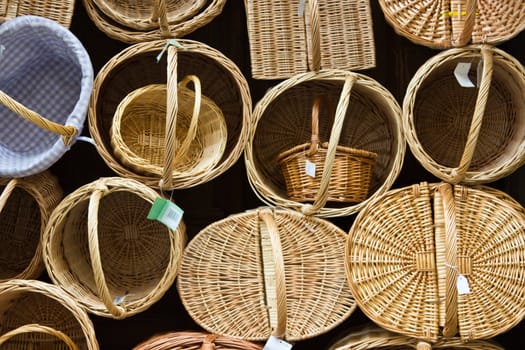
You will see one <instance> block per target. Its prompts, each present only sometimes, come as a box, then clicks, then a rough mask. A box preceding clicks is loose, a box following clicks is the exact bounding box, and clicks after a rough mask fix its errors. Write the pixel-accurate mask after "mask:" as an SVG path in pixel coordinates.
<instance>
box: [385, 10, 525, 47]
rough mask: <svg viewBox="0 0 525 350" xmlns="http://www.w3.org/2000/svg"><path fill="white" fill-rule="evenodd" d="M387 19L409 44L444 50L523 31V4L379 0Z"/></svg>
mask: <svg viewBox="0 0 525 350" xmlns="http://www.w3.org/2000/svg"><path fill="white" fill-rule="evenodd" d="M379 4H380V5H381V8H382V10H383V13H384V15H385V18H386V20H387V21H388V22H389V23H390V24H391V25H392V26H393V27H394V29H395V30H396V32H397V33H398V34H400V35H403V36H404V37H406V38H408V39H409V40H411V41H412V42H414V43H416V44H420V45H425V46H429V47H434V48H440V49H446V48H451V47H454V46H455V47H460V46H465V45H467V44H468V43H474V44H481V43H490V44H498V43H501V42H503V41H506V40H509V39H511V38H513V37H514V36H516V35H517V34H518V33H519V32H520V31H522V30H523V29H524V28H525V3H524V2H523V1H516V0H440V1H433V2H426V1H411V2H407V1H404V0H379Z"/></svg>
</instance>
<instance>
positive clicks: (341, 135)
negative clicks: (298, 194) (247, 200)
mask: <svg viewBox="0 0 525 350" xmlns="http://www.w3.org/2000/svg"><path fill="white" fill-rule="evenodd" d="M319 96H323V97H324V98H325V99H326V100H327V101H328V102H327V104H328V105H332V106H337V108H336V111H335V120H334V119H333V118H332V117H330V116H328V115H327V114H321V117H320V118H319V138H320V139H322V140H327V141H328V146H327V149H326V153H325V154H326V158H325V160H324V161H323V164H324V166H323V171H322V173H321V172H320V171H317V172H316V177H319V179H320V180H321V181H320V183H321V185H322V186H320V187H319V191H318V192H317V193H315V194H314V195H315V200H314V201H313V203H301V202H298V201H295V200H292V199H291V198H290V196H289V194H288V192H287V190H286V181H285V178H284V176H283V173H282V171H281V167H280V165H279V162H278V159H279V155H280V154H281V153H282V152H286V151H288V150H290V149H292V148H294V147H296V146H297V145H301V144H304V143H307V142H309V141H310V140H311V136H312V134H311V120H312V119H311V113H312V105H313V101H314V100H315V99H316V98H317V97H319ZM252 120H253V121H252V126H251V133H250V138H249V140H248V143H247V145H246V152H245V162H246V167H247V172H248V179H249V181H250V184H251V186H252V188H253V189H254V190H255V192H256V194H257V195H258V196H259V197H260V198H261V200H263V201H264V202H265V203H267V204H269V205H278V206H282V207H286V208H293V209H296V210H300V211H302V212H303V213H305V214H309V215H310V214H315V215H318V216H321V217H333V216H344V215H350V214H352V213H355V212H357V211H358V210H359V209H360V208H361V207H362V206H363V205H365V204H366V202H367V201H369V200H370V199H371V198H372V197H375V196H377V195H379V194H380V193H382V192H384V191H386V190H387V189H388V188H389V187H390V186H391V185H392V183H393V182H394V180H395V179H396V177H397V175H398V174H399V172H400V170H401V164H402V162H403V157H404V154H405V139H404V138H403V136H402V127H401V110H400V108H399V105H398V104H397V102H396V100H395V99H394V97H393V96H392V94H390V92H388V91H387V90H386V89H385V88H384V87H382V86H381V85H380V84H379V83H377V82H376V81H375V80H373V79H371V78H369V77H367V76H364V75H362V74H358V73H350V72H347V71H339V70H327V71H320V72H310V73H305V74H299V75H296V76H294V77H293V78H290V79H287V80H285V81H283V82H281V83H280V84H278V85H277V86H275V87H274V88H272V89H270V90H269V91H268V92H267V93H266V95H265V96H264V97H263V98H262V99H261V100H260V101H259V102H258V103H257V105H256V106H255V109H254V112H253V119H252ZM332 120H334V122H333V123H332ZM337 147H347V148H351V149H357V150H363V151H366V153H365V152H363V154H366V155H370V153H368V152H371V153H375V154H376V155H377V157H376V158H375V163H374V167H373V171H372V174H371V176H370V180H369V186H368V188H367V190H366V192H367V196H366V199H364V200H362V201H360V202H359V203H335V202H331V203H329V204H327V200H328V198H329V197H328V196H329V194H330V190H329V184H330V182H332V183H333V182H334V181H336V180H335V179H337V177H338V174H337V168H336V165H334V163H335V162H334V158H335V157H336V154H337ZM305 151H306V149H305ZM302 167H303V169H304V164H303V166H302ZM330 174H332V176H330ZM343 176H347V175H343ZM337 181H345V180H344V179H343V178H339V179H337ZM365 187H366V186H365ZM359 199H361V198H359Z"/></svg>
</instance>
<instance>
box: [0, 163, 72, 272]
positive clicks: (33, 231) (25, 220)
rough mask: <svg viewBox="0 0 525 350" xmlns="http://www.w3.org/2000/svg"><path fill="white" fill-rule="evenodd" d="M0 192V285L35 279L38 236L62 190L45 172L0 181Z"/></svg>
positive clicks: (38, 260)
mask: <svg viewBox="0 0 525 350" xmlns="http://www.w3.org/2000/svg"><path fill="white" fill-rule="evenodd" d="M0 191H1V194H0V234H1V241H2V244H1V245H0V282H2V281H4V280H8V279H32V278H37V277H39V276H40V274H41V273H42V271H43V270H44V263H43V261H42V242H41V238H42V233H43V232H44V229H45V227H46V224H47V222H48V219H49V216H50V215H51V212H52V211H53V209H54V208H55V207H56V206H57V205H58V203H59V202H60V200H61V199H62V196H63V194H62V189H61V187H60V185H59V183H58V181H57V179H56V178H55V177H54V176H53V175H52V174H51V173H49V172H47V171H45V172H43V173H40V174H37V175H33V176H28V177H25V178H18V179H0ZM21 213H23V214H21Z"/></svg>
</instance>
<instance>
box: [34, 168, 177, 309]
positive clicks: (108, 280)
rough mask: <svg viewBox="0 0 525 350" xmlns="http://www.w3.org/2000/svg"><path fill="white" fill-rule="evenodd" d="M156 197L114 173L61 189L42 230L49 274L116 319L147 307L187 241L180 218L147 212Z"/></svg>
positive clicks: (171, 276) (167, 281)
mask: <svg viewBox="0 0 525 350" xmlns="http://www.w3.org/2000/svg"><path fill="white" fill-rule="evenodd" d="M158 197H159V195H158V194H157V193H156V192H155V191H153V190H152V189H150V188H149V187H147V186H145V185H143V184H141V183H139V182H137V181H135V180H131V179H124V178H118V177H115V178H101V179H99V180H97V181H94V182H92V183H89V184H87V185H84V186H82V187H80V188H79V189H77V190H75V191H74V192H73V193H71V194H70V195H68V196H66V197H65V198H64V200H63V201H62V202H61V203H60V204H59V205H58V206H57V208H56V209H55V210H54V211H53V214H52V215H51V218H50V219H49V223H48V225H47V227H46V231H45V233H44V262H45V265H46V269H47V271H48V274H49V276H50V278H51V280H52V281H53V282H54V283H55V284H57V285H59V286H60V287H61V288H62V289H63V290H64V291H65V292H66V293H67V294H69V295H70V296H72V297H73V298H75V299H76V300H78V301H79V303H80V304H81V305H82V306H83V307H85V308H86V309H87V310H88V311H89V312H92V313H94V314H96V315H99V316H104V317H112V318H117V319H121V318H125V317H128V316H131V315H134V314H137V313H139V312H142V311H144V310H146V309H148V308H149V307H150V306H151V305H153V304H154V303H155V302H157V301H158V300H159V299H160V298H161V297H162V296H163V295H164V293H165V292H166V291H167V290H168V289H169V288H170V287H171V285H172V284H173V281H174V280H175V277H176V275H177V273H178V272H179V265H180V259H181V255H182V250H183V247H184V244H185V240H186V234H185V232H186V231H185V225H184V222H183V221H181V222H180V224H179V225H178V227H177V229H176V230H172V229H169V228H168V227H167V226H164V225H163V224H161V223H160V222H158V221H155V220H150V219H148V218H147V216H148V213H149V211H150V209H151V206H152V203H153V202H154V201H155V199H156V198H158Z"/></svg>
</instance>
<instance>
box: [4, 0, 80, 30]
mask: <svg viewBox="0 0 525 350" xmlns="http://www.w3.org/2000/svg"><path fill="white" fill-rule="evenodd" d="M74 9H75V1H74V0H69V1H64V0H61V1H53V0H2V1H0V22H4V21H6V20H9V19H12V18H15V17H18V16H28V15H32V16H38V17H45V18H48V19H50V20H53V21H55V22H57V23H59V24H60V25H62V26H64V27H66V28H69V27H70V25H71V18H72V17H73V12H74Z"/></svg>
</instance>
